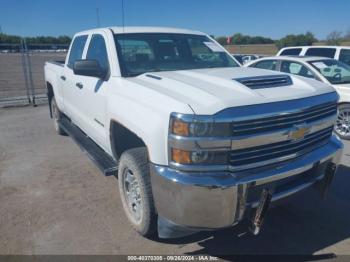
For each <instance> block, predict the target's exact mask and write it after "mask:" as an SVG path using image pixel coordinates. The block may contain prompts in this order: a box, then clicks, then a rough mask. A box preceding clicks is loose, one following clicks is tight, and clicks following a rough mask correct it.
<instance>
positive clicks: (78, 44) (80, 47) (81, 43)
mask: <svg viewBox="0 0 350 262" xmlns="http://www.w3.org/2000/svg"><path fill="white" fill-rule="evenodd" d="M87 38H88V36H87V35H80V36H76V37H75V38H74V40H73V44H72V46H71V49H70V53H69V58H68V62H67V66H68V67H69V68H73V64H74V62H75V61H76V60H79V59H82V55H83V52H84V47H85V44H86V40H87Z"/></svg>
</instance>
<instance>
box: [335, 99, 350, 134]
mask: <svg viewBox="0 0 350 262" xmlns="http://www.w3.org/2000/svg"><path fill="white" fill-rule="evenodd" d="M334 131H335V132H336V133H337V135H338V136H339V137H340V138H342V139H345V140H350V104H340V105H339V106H338V117H337V122H336V124H335V127H334Z"/></svg>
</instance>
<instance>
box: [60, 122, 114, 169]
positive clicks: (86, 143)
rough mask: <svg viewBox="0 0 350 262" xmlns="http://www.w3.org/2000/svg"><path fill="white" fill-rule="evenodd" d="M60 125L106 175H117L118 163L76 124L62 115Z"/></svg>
mask: <svg viewBox="0 0 350 262" xmlns="http://www.w3.org/2000/svg"><path fill="white" fill-rule="evenodd" d="M59 125H60V126H61V127H62V129H63V130H64V131H65V132H66V133H67V134H68V135H69V136H70V137H71V138H72V139H73V140H74V141H75V142H76V143H77V145H78V146H79V147H80V149H81V150H82V151H83V152H85V153H86V154H87V155H88V156H89V158H90V159H91V160H92V161H93V162H94V163H95V164H96V165H97V167H98V168H99V169H100V170H101V171H102V173H103V174H104V175H105V176H111V175H116V174H117V171H118V163H117V162H116V161H115V160H114V159H113V158H112V157H111V156H109V155H108V154H107V153H106V152H105V151H104V150H103V149H101V148H100V147H99V146H98V145H97V144H96V143H95V142H94V141H92V140H91V139H90V138H89V137H88V136H86V135H85V134H84V132H82V131H81V130H80V129H79V128H78V127H77V126H76V125H74V124H72V123H71V121H70V120H69V119H68V118H67V117H64V116H62V117H61V119H60V121H59Z"/></svg>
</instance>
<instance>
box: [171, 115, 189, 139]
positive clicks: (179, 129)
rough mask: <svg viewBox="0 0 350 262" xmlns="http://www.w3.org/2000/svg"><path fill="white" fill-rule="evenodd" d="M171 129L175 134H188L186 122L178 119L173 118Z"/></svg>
mask: <svg viewBox="0 0 350 262" xmlns="http://www.w3.org/2000/svg"><path fill="white" fill-rule="evenodd" d="M172 131H173V134H175V135H179V136H188V134H189V131H188V123H185V122H183V121H181V120H179V119H174V122H173V130H172Z"/></svg>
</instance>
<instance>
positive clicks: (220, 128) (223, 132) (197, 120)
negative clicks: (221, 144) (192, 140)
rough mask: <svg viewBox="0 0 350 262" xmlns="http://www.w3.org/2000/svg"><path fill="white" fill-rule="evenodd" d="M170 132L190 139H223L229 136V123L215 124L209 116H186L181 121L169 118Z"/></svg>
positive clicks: (175, 117) (176, 118) (173, 117)
mask: <svg viewBox="0 0 350 262" xmlns="http://www.w3.org/2000/svg"><path fill="white" fill-rule="evenodd" d="M170 132H171V133H172V134H174V135H178V136H185V137H188V136H192V137H213V136H215V137H224V136H231V125H230V123H217V122H215V120H214V119H213V118H211V117H210V116H195V115H194V116H191V117H189V116H187V117H186V118H185V119H181V118H179V117H177V116H172V117H171V118H170Z"/></svg>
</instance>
